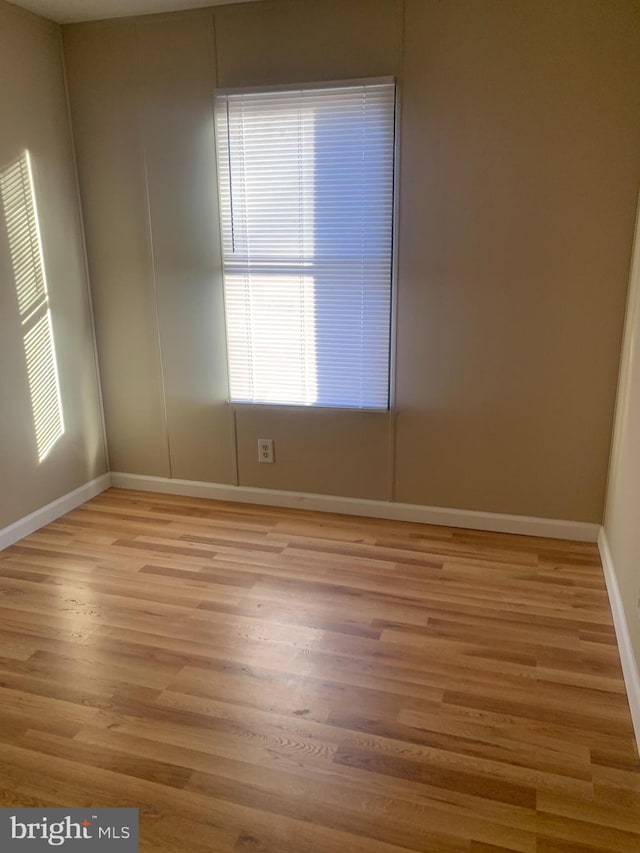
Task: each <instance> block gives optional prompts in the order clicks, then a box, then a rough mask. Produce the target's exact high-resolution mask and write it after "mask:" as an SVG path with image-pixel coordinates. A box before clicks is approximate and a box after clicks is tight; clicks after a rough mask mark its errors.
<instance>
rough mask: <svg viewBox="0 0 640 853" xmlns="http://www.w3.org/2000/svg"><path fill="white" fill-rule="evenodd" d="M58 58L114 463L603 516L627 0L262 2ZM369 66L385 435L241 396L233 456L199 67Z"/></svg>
mask: <svg viewBox="0 0 640 853" xmlns="http://www.w3.org/2000/svg"><path fill="white" fill-rule="evenodd" d="M64 43H65V53H66V58H67V65H68V70H69V83H70V91H71V103H72V112H73V124H74V130H75V134H76V142H77V146H78V155H79V167H80V174H81V185H82V195H83V201H84V206H85V210H86V227H87V233H88V246H89V259H90V268H91V278H92V287H93V291H94V300H95V305H96V323H97V334H98V343H99V351H100V360H101V365H102V373H103V384H104V401H105V409H106V417H107V434H108V437H109V449H110V453H111V459H112V468H113V469H114V470H121V471H129V472H134V473H147V474H155V475H159V476H170V475H172V476H174V477H179V478H189V479H199V480H209V481H214V482H233V481H234V476H235V470H236V456H237V471H238V473H239V481H240V483H241V484H242V485H258V486H262V487H270V488H283V489H298V490H304V491H311V492H331V491H334V492H336V493H339V494H342V495H349V496H360V497H368V498H387V497H389V496H391V495H393V496H394V497H395V499H396V500H400V501H405V502H412V503H424V504H431V505H439V506H452V507H458V508H466V509H475V510H489V511H496V512H508V513H520V514H527V515H537V516H546V517H555V518H568V519H576V520H582V521H599V520H600V519H601V516H602V508H603V499H604V487H605V478H606V469H607V459H608V448H609V439H610V431H611V423H612V416H613V404H614V396H615V387H616V375H617V363H618V357H619V348H620V338H621V330H622V320H623V313H624V301H625V291H626V281H627V271H628V264H629V257H630V249H631V239H632V231H633V216H634V207H635V194H636V192H637V187H638V180H639V178H640V146H639V145H638V142H639V140H640V109H639V106H638V99H637V91H638V89H639V88H640V30H639V22H638V7H637V4H636V3H635V2H633V0H629V2H626V0H616V2H613V3H601V2H599V0H548V2H546V0H514V2H509V3H505V2H503V0H481V2H479V0H450V2H442V0H305V2H296V0H265V2H261V3H256V4H250V3H249V4H242V5H239V6H223V7H216V8H215V9H212V10H209V11H206V12H194V13H190V14H176V15H166V16H157V17H148V18H139V19H135V20H133V19H131V20H127V21H119V22H116V23H114V22H110V23H99V24H86V25H76V26H70V27H65V28H64ZM387 74H395V75H396V77H397V78H398V81H399V87H400V97H401V111H400V116H401V121H400V155H401V157H400V173H399V210H398V226H399V227H398V233H397V238H398V239H397V244H398V280H397V301H398V312H397V320H398V323H397V376H396V403H397V405H396V409H397V413H396V414H395V416H394V417H395V423H393V424H392V423H391V419H392V416H391V415H387V414H377V415H375V414H374V415H368V416H366V417H365V416H363V415H358V414H355V413H351V412H340V411H334V412H331V411H329V412H327V411H326V410H324V411H320V410H312V411H307V410H305V411H300V412H296V411H291V410H290V409H286V410H282V411H278V410H274V409H268V408H261V407H255V408H253V409H251V408H246V407H240V408H238V410H237V412H236V414H235V427H236V430H235V436H236V437H237V442H235V441H234V430H233V420H234V418H233V417H232V412H231V411H230V407H229V406H227V405H226V403H225V399H226V391H227V389H226V362H225V352H224V330H223V322H222V291H221V278H220V255H219V239H218V221H217V214H216V209H215V176H214V174H213V163H214V152H213V129H212V115H211V107H212V94H213V89H214V86H215V82H216V78H217V80H218V83H219V85H224V86H234V85H263V84H268V83H277V82H285V81H305V80H317V79H340V78H347V77H362V76H369V75H372V76H373V75H387ZM257 438H275V439H276V458H277V461H276V463H275V465H273V466H267V465H257V464H256V455H257V450H256V440H257ZM390 439H391V440H390Z"/></svg>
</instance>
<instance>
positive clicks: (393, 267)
mask: <svg viewBox="0 0 640 853" xmlns="http://www.w3.org/2000/svg"><path fill="white" fill-rule="evenodd" d="M364 84H367V85H376V84H387V85H388V84H393V86H394V115H393V164H392V198H391V253H390V255H391V263H390V275H389V375H388V394H387V405H386V407H384V408H382V407H380V408H377V407H375V408H374V407H368V406H362V407H361V406H332V405H327V404H322V403H320V404H315V403H314V404H306V403H290V402H287V403H278V402H274V401H269V402H267V401H251V400H233V399H232V398H231V384H230V374H229V361H230V360H229V330H228V324H227V305H226V294H225V285H224V266H225V258H224V235H223V231H222V227H223V226H222V215H221V205H220V189H219V188H220V172H219V164H218V156H217V154H218V140H217V120H216V100H217V98H218V97H219V96H225V95H242V94H249V95H250V94H260V93H263V92H264V93H268V92H288V91H291V92H295V91H299V90H301V89H302V90H309V91H311V90H313V89H327V88H341V87H344V88H347V87H349V86H362V85H364ZM400 95H401V87H400V83H399V81H398V79H397V77H396V76H395V75H387V76H377V77H354V78H343V79H328V80H313V81H302V82H298V81H296V82H285V83H271V84H261V85H256V86H251V85H248V86H219V87H216V88H215V89H214V92H213V116H214V121H213V125H214V146H215V150H214V159H215V172H216V199H217V205H218V208H217V209H218V225H219V245H220V258H221V271H222V302H223V316H224V328H225V354H226V378H227V399H226V404H227V405H228V406H229V407H230V408H231V410H232V411H234V410H236V409H237V410H242V409H256V408H258V409H264V410H274V411H283V410H287V409H288V410H291V411H299V410H301V409H303V410H305V411H308V410H311V409H320V410H323V411H325V412H326V411H331V412H336V413H337V412H345V413H351V414H353V413H357V412H359V413H362V414H377V415H384V416H388V415H390V414H395V413H396V411H397V410H396V363H397V306H398V294H397V290H398V287H397V282H398V242H399V240H398V225H399V184H400V180H399V177H400V108H401V98H400Z"/></svg>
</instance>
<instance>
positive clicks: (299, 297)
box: [216, 81, 395, 409]
mask: <svg viewBox="0 0 640 853" xmlns="http://www.w3.org/2000/svg"><path fill="white" fill-rule="evenodd" d="M394 112H395V85H394V83H393V82H389V81H364V82H357V83H349V84H344V85H342V84H326V86H323V87H313V88H311V87H309V88H307V87H304V88H296V89H283V90H278V91H272V90H269V91H257V92H247V91H244V90H242V91H226V92H221V93H220V94H218V95H217V97H216V136H217V148H218V173H219V187H220V189H219V191H220V208H221V217H222V235H223V253H224V289H225V309H226V321H227V342H228V354H229V379H230V389H231V399H232V400H233V401H235V402H247V403H275V404H283V405H284V404H295V405H310V406H312V405H316V406H338V407H350V408H351V407H355V408H367V409H386V408H387V407H388V402H389V356H390V321H391V268H392V231H393V181H394V126H395V119H394Z"/></svg>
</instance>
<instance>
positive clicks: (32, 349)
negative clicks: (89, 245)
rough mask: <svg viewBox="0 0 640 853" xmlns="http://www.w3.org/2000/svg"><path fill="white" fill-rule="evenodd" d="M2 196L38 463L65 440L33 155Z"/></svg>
mask: <svg viewBox="0 0 640 853" xmlns="http://www.w3.org/2000/svg"><path fill="white" fill-rule="evenodd" d="M0 195H2V205H3V208H4V217H5V222H6V227H7V236H8V239H9V250H10V253H11V263H12V266H13V275H14V279H15V285H16V293H17V296H18V310H19V312H20V323H21V326H22V339H23V342H24V353H25V359H26V363H27V375H28V380H29V393H30V396H31V406H32V410H33V425H34V429H35V439H36V447H37V453H38V461H39V462H42V461H43V460H44V459H45V458H46V457H47V455H48V454H49V452H50V451H51V449H52V448H53V447H54V445H55V444H56V442H57V441H58V440H59V439H60V437H61V436H62V435H63V434H64V418H63V412H62V400H61V397H60V383H59V380H58V368H57V362H56V351H55V345H54V340H53V327H52V324H51V308H50V306H49V294H48V291H47V279H46V275H45V269H44V260H43V256H42V242H41V239H40V228H39V224H38V212H37V207H36V199H35V192H34V184H33V173H32V171H31V159H30V157H29V152H28V151H25V152H24V154H23V155H22V156H21V157H20V159H19V160H17V161H16V162H15V163H13V164H11V165H10V166H9V167H8V168H6V169H4V171H3V172H1V173H0Z"/></svg>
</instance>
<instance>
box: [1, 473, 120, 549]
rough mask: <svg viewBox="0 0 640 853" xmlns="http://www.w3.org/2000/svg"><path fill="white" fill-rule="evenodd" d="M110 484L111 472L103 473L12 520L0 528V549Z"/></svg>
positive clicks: (81, 502)
mask: <svg viewBox="0 0 640 853" xmlns="http://www.w3.org/2000/svg"><path fill="white" fill-rule="evenodd" d="M110 485H111V474H103V475H102V476H101V477H96V478H95V480H90V481H89V482H88V483H85V484H84V486H80V487H79V488H78V489H74V490H73V491H72V492H68V493H67V494H66V495H63V496H62V497H61V498H58V499H57V500H55V501H52V502H51V503H50V504H47V505H46V506H43V507H41V508H40V509H37V510H36V511H35V512H32V513H30V514H29V515H25V516H24V518H19V519H18V521H14V523H13V524H10V525H9V526H8V527H4V528H2V530H0V551H2V550H3V548H8V547H9V545H13V543H14V542H17V541H18V540H19V539H23V538H24V537H25V536H28V535H29V534H30V533H33V532H34V531H35V530H38V529H39V528H40V527H44V525H45V524H50V523H51V522H52V521H55V520H56V518H60V516H61V515H64V514H65V513H66V512H70V511H71V510H72V509H75V508H76V507H77V506H80V504H83V503H84V502H85V501H88V500H89V499H90V498H93V497H95V496H96V495H98V494H100V492H104V490H105V489H108V488H109V486H110Z"/></svg>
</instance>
